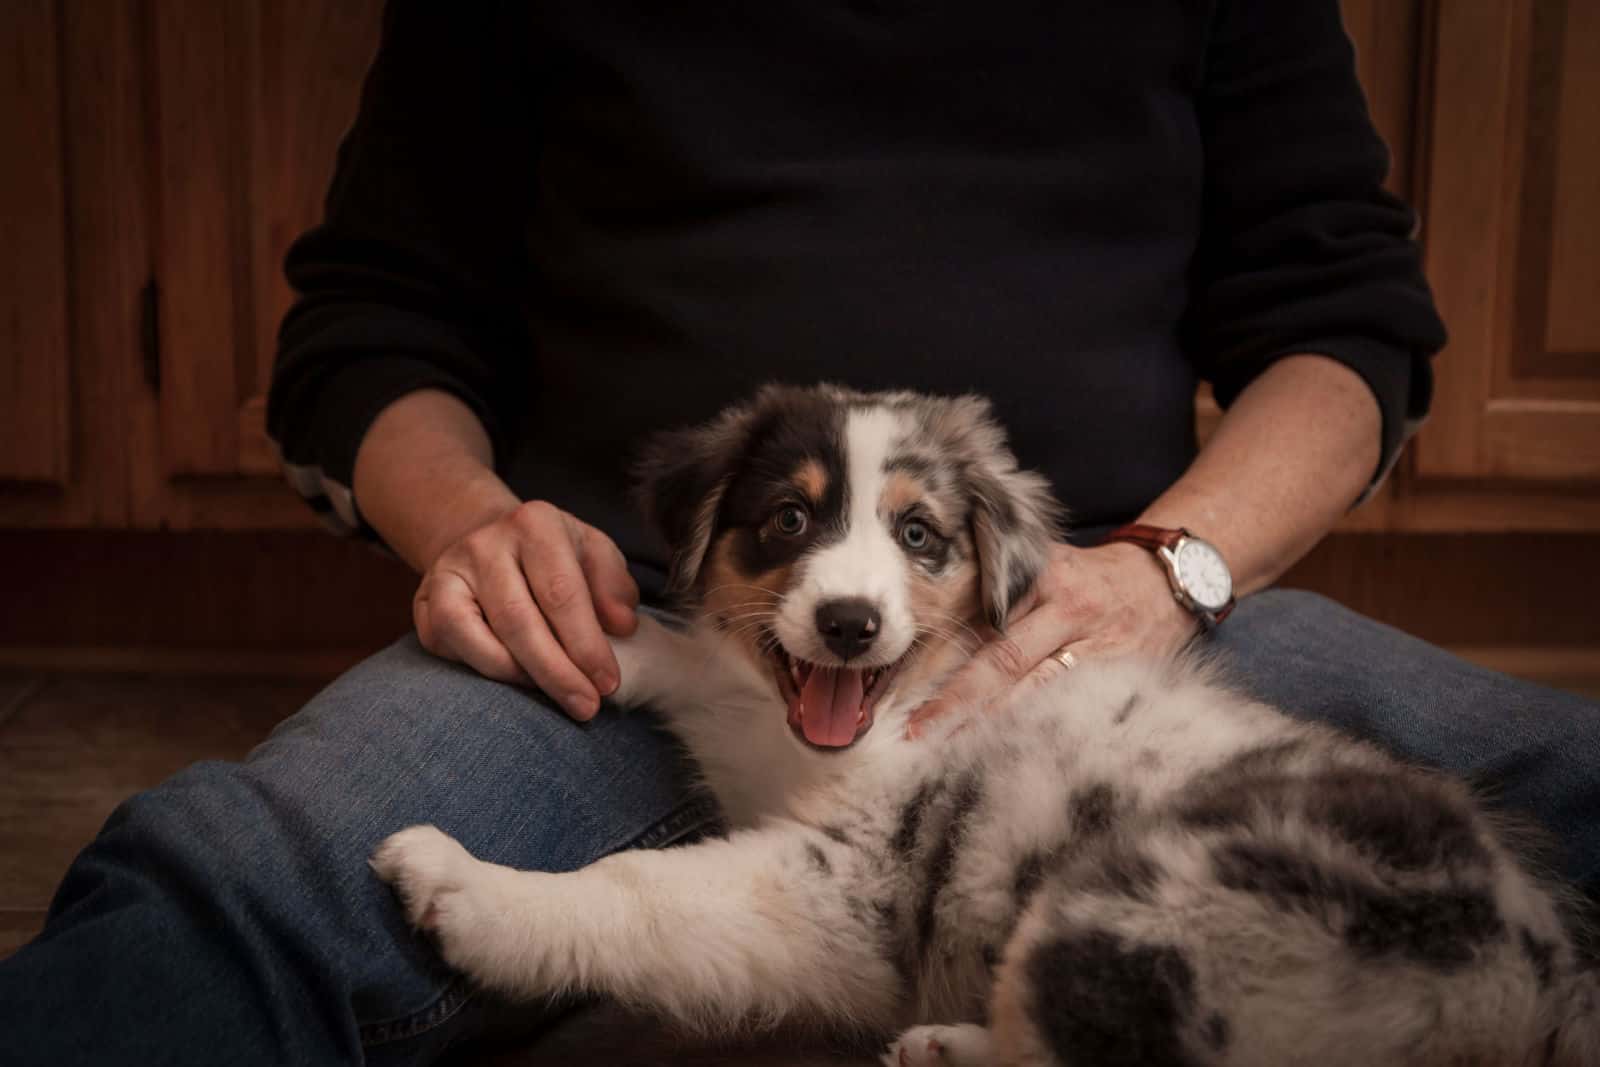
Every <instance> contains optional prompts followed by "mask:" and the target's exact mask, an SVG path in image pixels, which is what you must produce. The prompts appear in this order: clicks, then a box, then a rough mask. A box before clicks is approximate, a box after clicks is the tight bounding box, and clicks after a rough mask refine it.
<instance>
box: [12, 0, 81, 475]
mask: <svg viewBox="0 0 1600 1067" xmlns="http://www.w3.org/2000/svg"><path fill="white" fill-rule="evenodd" d="M59 55H60V27H59V25H58V20H57V11H56V5H55V4H54V3H53V2H52V0H9V2H8V4H7V6H6V10H5V12H4V14H3V15H0V57H4V58H3V59H0V145H4V146H5V155H6V157H7V158H6V161H5V163H4V164H3V165H0V249H3V250H4V252H3V253H0V482H22V483H32V484H36V485H43V486H57V487H59V486H63V485H65V484H66V482H67V479H68V475H69V474H70V471H71V465H72V464H71V452H70V429H71V426H70V423H71V418H70V411H69V408H68V398H69V394H68V390H67V357H68V349H67V227H66V205H65V197H64V192H63V190H64V188H65V180H64V172H65V163H64V160H63V157H62V147H61V92H62V85H61V77H60V71H59V69H58V56H59Z"/></svg>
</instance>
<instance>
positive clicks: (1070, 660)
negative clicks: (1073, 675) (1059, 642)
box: [1050, 648, 1078, 671]
mask: <svg viewBox="0 0 1600 1067" xmlns="http://www.w3.org/2000/svg"><path fill="white" fill-rule="evenodd" d="M1050 658H1051V659H1053V660H1055V661H1056V662H1057V663H1059V664H1061V665H1062V666H1063V667H1065V668H1066V669H1067V670H1069V671H1070V670H1071V669H1072V668H1074V667H1076V666H1077V665H1078V657H1077V656H1075V655H1073V654H1072V649H1070V648H1058V649H1056V650H1055V651H1054V652H1052V653H1050Z"/></svg>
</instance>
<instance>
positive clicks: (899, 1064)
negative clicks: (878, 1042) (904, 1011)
mask: <svg viewBox="0 0 1600 1067" xmlns="http://www.w3.org/2000/svg"><path fill="white" fill-rule="evenodd" d="M883 1062H884V1064H885V1067H990V1065H991V1064H993V1063H994V1047H993V1043H992V1042H991V1041H990V1040H989V1031H988V1030H987V1029H985V1028H984V1027H982V1026H977V1025H975V1024H973V1023H961V1024H960V1025H958V1026H913V1027H912V1028H911V1029H909V1030H906V1031H904V1032H903V1033H901V1035H900V1036H899V1037H898V1038H896V1039H895V1042H894V1044H892V1045H890V1046H889V1051H888V1052H886V1053H884V1055H883Z"/></svg>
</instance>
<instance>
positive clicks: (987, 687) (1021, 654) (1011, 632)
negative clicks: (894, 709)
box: [906, 611, 1077, 737]
mask: <svg viewBox="0 0 1600 1067" xmlns="http://www.w3.org/2000/svg"><path fill="white" fill-rule="evenodd" d="M1075 636H1077V634H1076V633H1075V631H1074V627H1073V625H1072V622H1071V621H1070V620H1064V619H1063V618H1061V616H1060V615H1058V614H1057V613H1055V612H1051V611H1033V612H1031V613H1029V614H1028V615H1025V616H1023V617H1022V618H1021V619H1018V620H1017V621H1016V622H1014V623H1012V624H1011V625H1010V626H1008V627H1007V628H1006V632H1005V633H1004V634H1002V635H1000V636H998V637H996V638H995V639H994V640H993V641H990V642H989V643H988V644H986V645H984V646H983V647H982V648H980V649H979V650H978V652H977V654H976V655H974V656H973V657H972V659H971V661H970V662H969V663H968V664H967V665H966V666H965V667H963V668H961V670H959V671H957V672H956V673H955V675H954V676H953V677H951V679H950V680H949V681H948V682H946V683H945V684H944V685H943V686H941V687H940V689H939V692H938V695H937V696H935V697H934V698H933V699H932V700H930V701H929V702H928V703H926V704H924V705H922V707H920V708H918V709H917V710H916V711H914V712H912V713H911V718H910V719H909V720H908V722H907V724H906V736H908V737H916V736H917V735H918V734H919V733H920V732H921V731H922V730H923V729H924V728H925V727H926V725H927V724H928V723H929V722H931V721H933V720H934V719H937V718H938V717H939V716H941V715H944V714H946V713H948V712H950V711H953V710H955V709H957V708H970V707H978V706H982V705H985V704H988V703H989V702H990V701H991V700H994V699H997V698H999V697H1000V696H1001V695H1002V694H1003V693H1005V692H1006V691H1007V690H1009V689H1010V688H1011V687H1012V686H1014V685H1016V684H1017V683H1018V682H1020V681H1021V680H1022V679H1024V678H1026V677H1027V676H1028V675H1029V674H1030V673H1031V672H1032V671H1033V670H1034V669H1035V668H1036V667H1038V666H1039V664H1040V662H1041V661H1043V660H1044V658H1045V657H1046V656H1048V655H1050V653H1052V652H1054V651H1055V650H1056V649H1058V648H1060V647H1062V646H1063V645H1064V644H1066V643H1067V642H1068V641H1071V640H1072V639H1073V638H1074V637H1075Z"/></svg>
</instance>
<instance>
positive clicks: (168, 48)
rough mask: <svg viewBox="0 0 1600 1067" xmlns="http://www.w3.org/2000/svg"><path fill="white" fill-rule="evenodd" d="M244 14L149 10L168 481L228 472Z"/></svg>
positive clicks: (234, 445) (198, 3)
mask: <svg viewBox="0 0 1600 1067" xmlns="http://www.w3.org/2000/svg"><path fill="white" fill-rule="evenodd" d="M244 6H245V5H241V4H235V3H227V4H218V3H214V2H212V0H153V2H152V3H151V4H150V12H151V19H150V48H151V55H150V68H149V69H150V76H151V79H152V85H153V94H154V102H155V111H154V114H155V116H156V122H157V133H156V136H157V137H158V139H159V145H160V150H159V152H158V153H157V156H156V189H155V193H156V196H155V201H156V207H157V212H156V219H157V243H156V255H157V273H158V276H159V278H160V281H161V399H160V410H161V427H160V428H161V448H162V453H161V454H162V460H163V463H162V469H163V470H164V471H165V472H166V473H167V474H168V475H169V476H181V475H207V474H209V475H226V474H232V473H234V472H235V471H236V468H237V456H238V452H239V441H238V424H237V417H236V413H237V411H238V407H239V402H240V399H241V396H242V394H241V391H240V383H239V377H238V367H237V362H236V359H237V353H238V348H239V339H240V334H239V330H240V322H241V319H240V315H241V309H240V307H239V306H238V300H239V298H240V296H241V295H242V294H241V292H240V288H239V273H238V266H239V263H238V250H239V241H238V233H239V231H240V229H241V228H242V227H243V226H244V225H245V224H246V217H247V216H246V215H245V214H244V211H245V210H247V204H246V202H245V201H244V199H243V198H242V197H241V196H240V193H239V190H240V188H241V186H240V185H239V183H240V182H241V181H242V180H243V178H244V169H243V168H244V167H245V165H246V164H247V163H248V159H247V158H246V157H244V156H242V155H241V154H240V153H238V152H236V151H234V146H233V143H232V140H231V139H230V138H229V136H228V131H229V130H230V129H231V128H232V124H233V122H234V121H235V118H236V113H235V111H234V109H233V107H232V106H231V105H232V101H233V100H234V99H235V97H236V94H237V93H238V92H239V91H240V90H241V89H242V85H241V84H240V81H239V79H238V75H237V69H236V68H237V59H236V54H237V50H238V48H239V47H240V39H241V34H240V29H239V26H238V22H239V20H240V18H241V17H242V16H241V11H242V9H243V8H244Z"/></svg>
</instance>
